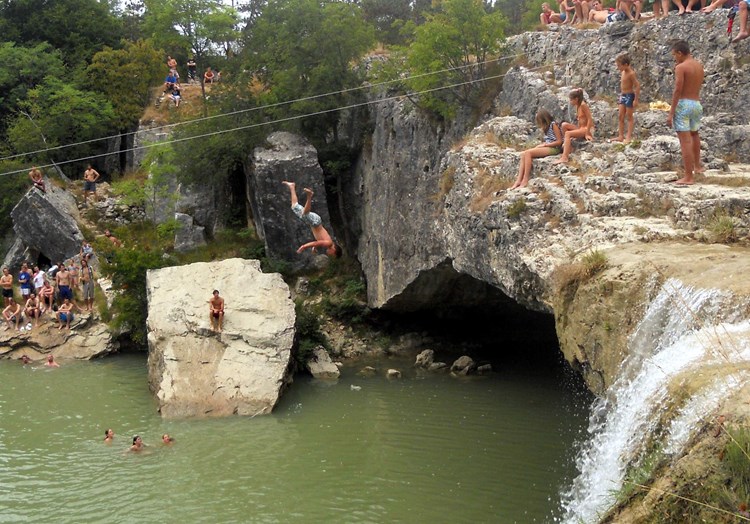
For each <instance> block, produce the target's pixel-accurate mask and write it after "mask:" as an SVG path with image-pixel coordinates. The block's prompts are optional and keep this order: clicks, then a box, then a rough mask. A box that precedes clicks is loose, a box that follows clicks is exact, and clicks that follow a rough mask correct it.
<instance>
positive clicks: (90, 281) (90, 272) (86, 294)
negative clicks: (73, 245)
mask: <svg viewBox="0 0 750 524" xmlns="http://www.w3.org/2000/svg"><path fill="white" fill-rule="evenodd" d="M81 284H83V302H84V303H85V304H86V311H91V310H92V309H93V307H94V269H93V268H92V267H91V266H89V262H88V260H86V259H85V258H84V259H83V260H81Z"/></svg>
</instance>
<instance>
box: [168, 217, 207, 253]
mask: <svg viewBox="0 0 750 524" xmlns="http://www.w3.org/2000/svg"><path fill="white" fill-rule="evenodd" d="M174 219H175V220H176V221H177V224H178V227H177V231H176V232H175V235H174V249H175V251H178V252H180V253H184V252H185V251H190V250H192V249H195V248H196V247H199V246H205V245H206V233H205V229H206V228H204V227H201V226H199V225H196V224H195V221H194V220H193V217H191V216H190V215H186V214H184V213H175V214H174Z"/></svg>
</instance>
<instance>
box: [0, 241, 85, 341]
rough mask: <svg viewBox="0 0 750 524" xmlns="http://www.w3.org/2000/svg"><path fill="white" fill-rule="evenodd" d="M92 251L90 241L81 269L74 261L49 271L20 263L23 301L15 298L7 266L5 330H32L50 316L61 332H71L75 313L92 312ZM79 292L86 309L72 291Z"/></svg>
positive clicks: (2, 285) (0, 280) (2, 282)
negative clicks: (77, 300) (79, 303)
mask: <svg viewBox="0 0 750 524" xmlns="http://www.w3.org/2000/svg"><path fill="white" fill-rule="evenodd" d="M92 256H93V249H92V248H91V245H90V244H89V243H88V242H84V243H83V245H82V246H81V253H80V267H79V266H77V265H76V262H75V260H74V259H70V260H69V261H67V262H65V263H63V262H60V263H58V264H56V265H54V266H52V267H50V268H49V269H48V270H47V271H43V270H41V269H40V268H39V266H33V269H30V267H29V264H28V263H27V262H24V263H23V264H21V270H20V271H19V272H18V286H19V292H20V296H21V299H20V301H17V300H16V298H15V290H14V279H13V275H12V274H11V272H10V269H9V268H7V267H4V268H3V269H2V276H0V289H1V290H2V295H3V307H4V309H3V313H2V314H3V319H4V320H5V323H6V326H5V330H8V329H16V330H17V331H30V330H32V329H33V328H36V327H38V326H39V321H40V320H41V319H43V318H44V316H45V315H51V316H52V317H54V318H55V319H56V320H57V322H58V329H60V330H62V329H64V328H65V329H70V323H71V322H72V321H73V310H74V309H75V310H76V311H78V312H84V311H93V307H94V285H95V278H94V269H93V268H92V267H91V265H90V262H91V257H92ZM74 289H78V290H80V299H81V300H82V304H83V306H79V305H78V303H77V302H76V301H75V298H74V296H73V290H74Z"/></svg>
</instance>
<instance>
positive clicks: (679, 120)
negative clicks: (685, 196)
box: [667, 40, 704, 186]
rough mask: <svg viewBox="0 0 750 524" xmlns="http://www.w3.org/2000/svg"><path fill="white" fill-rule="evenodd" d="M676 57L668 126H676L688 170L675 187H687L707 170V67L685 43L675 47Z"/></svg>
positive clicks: (683, 158) (673, 55)
mask: <svg viewBox="0 0 750 524" xmlns="http://www.w3.org/2000/svg"><path fill="white" fill-rule="evenodd" d="M672 57H673V58H674V60H675V62H677V65H676V66H675V68H674V91H673V93H672V107H671V108H670V110H669V116H668V117H667V126H669V127H673V126H674V130H675V131H676V132H677V138H679V140H680V151H681V153H682V163H683V167H684V168H685V174H684V175H683V177H682V178H681V179H679V180H677V181H676V182H675V184H677V185H678V186H687V185H692V184H694V183H695V180H694V178H693V177H694V174H695V173H702V172H703V171H704V169H703V166H702V165H701V139H700V135H699V134H698V130H699V129H700V126H701V117H702V116H703V106H702V105H701V102H700V93H701V86H702V85H703V76H704V73H703V65H702V64H701V63H700V62H698V61H697V60H695V59H694V58H693V57H692V55H691V54H690V46H689V45H688V43H687V42H686V41H685V40H678V41H676V42H675V43H674V44H672Z"/></svg>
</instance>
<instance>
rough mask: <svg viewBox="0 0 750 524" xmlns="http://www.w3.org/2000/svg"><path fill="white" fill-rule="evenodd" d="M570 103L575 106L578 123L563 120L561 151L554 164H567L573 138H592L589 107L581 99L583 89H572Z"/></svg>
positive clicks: (591, 121)
mask: <svg viewBox="0 0 750 524" xmlns="http://www.w3.org/2000/svg"><path fill="white" fill-rule="evenodd" d="M570 103H571V104H573V106H575V107H576V119H577V120H578V124H577V125H576V124H570V123H568V122H565V123H564V124H563V125H562V132H563V135H564V138H563V152H562V156H561V157H560V159H559V160H556V161H555V162H554V163H555V164H567V163H568V162H569V161H570V158H569V157H570V152H571V150H572V149H573V139H574V138H585V139H586V140H593V139H594V136H593V134H592V131H593V129H594V120H593V118H591V109H589V105H588V104H587V103H586V102H585V101H584V100H583V89H574V90H573V91H571V92H570Z"/></svg>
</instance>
